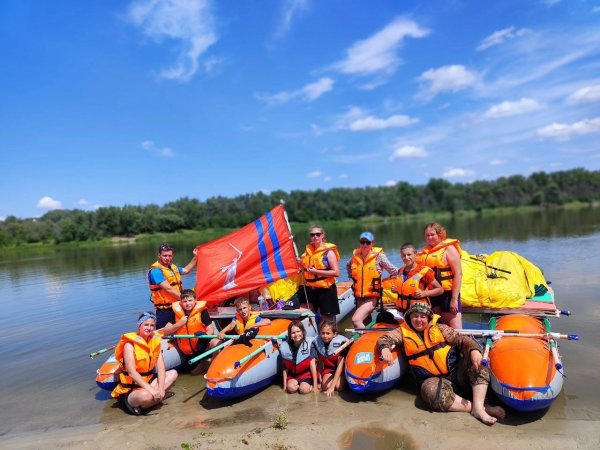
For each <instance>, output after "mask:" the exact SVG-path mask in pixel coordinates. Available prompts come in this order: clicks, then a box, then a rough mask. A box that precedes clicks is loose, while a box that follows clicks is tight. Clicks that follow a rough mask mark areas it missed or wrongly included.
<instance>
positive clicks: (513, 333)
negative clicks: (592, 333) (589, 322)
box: [454, 329, 579, 341]
mask: <svg viewBox="0 0 600 450" xmlns="http://www.w3.org/2000/svg"><path fill="white" fill-rule="evenodd" d="M454 331H455V332H456V333H458V334H465V335H468V336H477V337H485V338H494V337H497V336H499V337H502V336H507V337H527V338H530V337H539V338H546V339H568V340H569V341H578V340H579V335H577V334H560V333H550V332H548V333H522V332H520V331H519V330H466V329H463V330H454Z"/></svg>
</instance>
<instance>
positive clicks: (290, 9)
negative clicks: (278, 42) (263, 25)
mask: <svg viewBox="0 0 600 450" xmlns="http://www.w3.org/2000/svg"><path fill="white" fill-rule="evenodd" d="M307 9H308V0H282V1H281V17H280V21H279V25H278V26H277V31H276V32H275V37H276V38H280V37H282V36H283V35H284V34H286V33H287V32H288V31H290V29H291V27H292V22H293V21H294V19H295V18H296V17H298V16H300V15H301V14H302V13H304V12H305V11H306V10H307Z"/></svg>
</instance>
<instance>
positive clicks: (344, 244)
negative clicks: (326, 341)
mask: <svg viewBox="0 0 600 450" xmlns="http://www.w3.org/2000/svg"><path fill="white" fill-rule="evenodd" d="M444 225H445V226H446V227H447V229H448V230H449V235H450V236H451V237H456V238H459V239H460V240H461V242H462V245H463V248H465V249H466V250H468V251H469V252H471V253H491V252H493V251H496V250H511V251H515V252H517V253H519V254H521V255H523V256H525V257H526V258H528V259H530V260H531V261H532V262H534V263H535V264H537V265H538V266H540V267H541V268H542V269H543V271H544V273H545V274H546V277H547V279H549V280H551V281H552V285H553V287H554V289H555V292H556V298H557V302H558V305H559V307H560V308H563V309H565V308H566V309H570V310H571V311H572V313H573V316H572V317H569V318H567V317H562V318H560V319H555V320H554V321H553V326H554V328H555V330H556V331H560V332H562V333H577V334H579V335H580V337H581V341H580V342H561V344H562V345H561V356H562V357H563V362H564V364H565V367H566V375H567V377H568V378H567V379H566V382H565V387H564V390H563V393H562V394H561V398H559V399H558V400H557V402H556V403H555V404H554V405H553V406H552V408H551V411H552V414H553V415H555V416H557V418H559V419H560V418H564V419H570V420H577V419H582V420H600V406H599V405H600V389H598V386H599V385H600V350H599V347H600V332H599V331H598V329H599V327H598V323H599V320H600V300H599V295H598V291H599V288H600V277H599V275H600V270H599V269H598V268H599V267H600V243H599V241H600V208H594V209H587V210H579V211H559V212H546V213H536V214H520V215H515V216H503V217H500V218H494V219H487V218H486V219H469V220H467V219H463V220H456V221H452V222H448V223H445V224H444ZM421 228H422V224H416V225H415V224H404V223H401V224H394V225H386V226H380V227H378V228H375V229H374V230H373V231H374V232H375V234H376V238H377V244H378V245H381V246H383V247H384V248H385V249H386V252H387V253H388V255H389V256H390V259H391V260H392V262H394V263H395V264H398V265H399V264H400V258H399V248H400V246H401V245H402V243H404V242H406V241H412V242H415V243H416V244H418V245H422V244H423V239H422V229H421ZM360 231H361V230H360V229H352V228H347V227H344V228H343V229H342V228H340V229H328V230H327V232H328V237H329V239H330V240H331V241H332V242H335V243H336V244H338V246H339V247H340V249H341V251H342V267H344V266H345V263H346V261H347V260H348V258H349V256H350V254H351V251H352V249H353V248H354V247H355V246H356V244H357V241H358V235H359V233H360ZM304 239H305V238H304V236H302V237H301V238H300V239H298V238H297V239H296V242H297V244H298V247H299V248H303V246H304V243H305V242H304ZM157 244H158V243H157ZM174 245H175V247H176V253H175V262H176V263H178V264H181V265H185V264H186V263H187V262H188V261H189V259H190V257H191V252H192V249H193V248H194V246H195V243H194V242H174ZM38 252H39V251H28V252H20V253H15V252H10V253H4V254H1V253H0V302H2V310H3V314H2V315H1V316H0V329H1V330H2V339H1V341H2V345H0V361H1V365H2V375H1V376H0V393H1V398H2V402H1V405H2V406H1V410H0V419H1V420H0V437H1V436H3V435H8V434H13V433H21V432H25V431H32V430H46V429H52V428H63V427H71V426H78V425H87V424H94V423H99V422H101V421H102V420H103V412H105V411H106V408H110V405H111V404H112V403H113V402H112V401H110V400H108V401H107V399H108V393H107V392H102V391H100V390H99V389H98V388H97V387H96V384H95V382H94V377H95V371H96V369H97V368H98V367H99V365H100V363H101V361H102V360H103V358H102V357H100V358H97V359H95V360H91V359H90V358H88V357H87V355H88V354H89V353H90V352H92V351H95V350H98V349H100V348H103V347H106V346H109V345H113V344H114V343H115V341H116V340H117V339H118V337H119V336H120V334H122V332H124V331H129V330H132V329H133V328H134V323H135V320H136V318H137V315H138V314H139V313H140V311H142V310H146V309H150V308H151V303H150V302H149V300H148V298H149V295H148V288H147V284H146V278H145V275H146V270H147V267H148V265H149V264H150V263H152V262H153V261H154V257H155V253H156V249H155V245H152V246H143V245H135V246H123V247H118V248H110V249H95V250H89V249H85V250H56V251H50V252H44V253H42V254H39V253H38ZM343 272H345V271H342V273H343ZM344 278H345V273H343V276H342V279H344ZM194 282H195V273H194V274H192V275H190V276H188V277H184V285H185V287H193V285H194ZM247 401H249V402H251V401H252V399H249V400H247ZM199 407H200V406H199ZM0 440H1V438H0Z"/></svg>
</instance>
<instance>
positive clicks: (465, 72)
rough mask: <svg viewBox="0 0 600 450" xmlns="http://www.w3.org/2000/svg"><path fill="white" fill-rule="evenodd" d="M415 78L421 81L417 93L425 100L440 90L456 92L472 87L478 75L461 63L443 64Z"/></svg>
mask: <svg viewBox="0 0 600 450" xmlns="http://www.w3.org/2000/svg"><path fill="white" fill-rule="evenodd" d="M417 80H418V81H419V82H420V83H421V91H420V92H419V94H418V95H417V96H418V97H420V98H424V99H427V100H430V99H432V98H433V97H435V96H436V95H437V94H439V93H441V92H457V91H461V90H463V89H467V88H470V87H473V86H475V85H476V84H477V82H478V76H477V74H476V73H475V72H472V71H470V70H469V69H467V68H466V67H465V66H462V65H456V64H455V65H450V66H443V67H439V68H437V69H429V70H427V71H425V72H423V73H422V74H421V75H420V76H419V77H418V78H417Z"/></svg>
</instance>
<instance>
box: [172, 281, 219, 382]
mask: <svg viewBox="0 0 600 450" xmlns="http://www.w3.org/2000/svg"><path fill="white" fill-rule="evenodd" d="M172 308H173V313H174V314H175V320H176V322H175V323H174V324H172V323H170V322H169V323H167V325H165V327H164V329H163V335H165V336H168V335H171V334H188V335H190V334H195V335H197V336H202V335H205V334H213V332H214V326H213V322H212V319H211V318H210V315H209V314H208V309H207V308H206V302H198V301H196V294H195V293H194V291H193V290H192V289H185V290H184V291H183V292H182V293H181V301H179V302H175V303H173V306H172ZM172 342H174V344H175V345H176V346H177V348H178V349H179V351H180V352H181V353H183V354H184V355H185V357H186V359H187V360H188V361H189V360H190V359H192V358H194V357H195V356H197V355H199V354H200V353H203V352H204V351H205V350H206V344H207V341H206V339H195V338H177V339H175V340H173V341H172ZM211 342H212V341H211ZM199 364H200V361H198V363H197V364H196V365H195V366H194V367H191V369H192V370H191V371H192V374H195V373H196V372H197V371H196V368H197V367H200V366H199Z"/></svg>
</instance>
